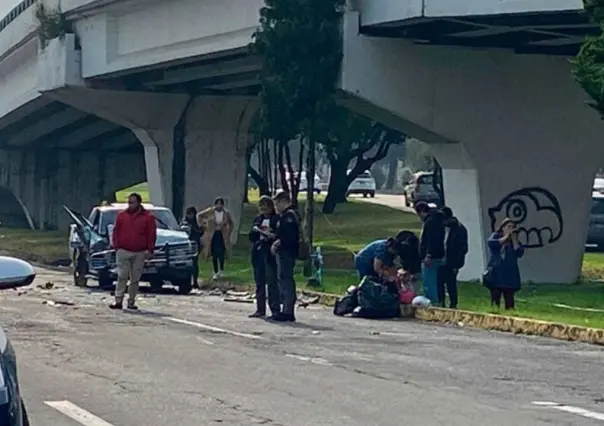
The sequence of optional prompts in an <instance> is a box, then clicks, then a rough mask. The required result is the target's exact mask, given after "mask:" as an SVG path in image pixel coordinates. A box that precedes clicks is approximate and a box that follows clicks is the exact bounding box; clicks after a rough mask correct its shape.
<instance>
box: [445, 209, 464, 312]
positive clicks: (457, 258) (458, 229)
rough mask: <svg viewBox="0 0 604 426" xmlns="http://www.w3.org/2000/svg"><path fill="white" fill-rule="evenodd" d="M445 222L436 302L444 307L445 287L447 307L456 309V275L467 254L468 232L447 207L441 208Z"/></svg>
mask: <svg viewBox="0 0 604 426" xmlns="http://www.w3.org/2000/svg"><path fill="white" fill-rule="evenodd" d="M442 213H443V218H444V221H445V229H446V232H445V259H444V262H443V265H442V266H441V267H440V271H439V274H438V300H439V302H440V305H441V306H442V307H443V308H444V307H445V287H446V288H447V293H449V307H450V308H451V309H456V308H457V274H458V273H459V270H460V269H461V268H463V266H464V264H465V262H466V254H467V253H468V231H467V229H466V227H465V226H463V224H462V223H461V222H460V221H459V220H457V218H456V217H454V216H453V211H452V210H451V209H450V208H449V207H443V209H442Z"/></svg>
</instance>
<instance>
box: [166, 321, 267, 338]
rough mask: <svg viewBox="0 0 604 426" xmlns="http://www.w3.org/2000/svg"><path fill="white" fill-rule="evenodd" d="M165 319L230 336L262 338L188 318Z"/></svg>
mask: <svg viewBox="0 0 604 426" xmlns="http://www.w3.org/2000/svg"><path fill="white" fill-rule="evenodd" d="M166 319H167V320H170V321H172V322H177V323H179V324H185V325H190V326H193V327H197V328H201V329H204V330H209V331H213V332H215V333H222V334H230V335H232V336H239V337H245V338H246V339H254V340H262V338H261V337H260V336H256V335H255V334H247V333H240V332H238V331H232V330H225V329H224V328H218V327H214V326H212V325H206V324H201V323H199V322H193V321H188V320H184V319H180V318H173V317H166Z"/></svg>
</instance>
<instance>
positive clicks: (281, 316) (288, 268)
mask: <svg viewBox="0 0 604 426" xmlns="http://www.w3.org/2000/svg"><path fill="white" fill-rule="evenodd" d="M274 200H275V209H276V210H277V213H279V220H278V222H277V230H276V236H277V239H276V241H275V242H274V243H273V246H272V247H271V251H272V253H273V254H274V255H275V256H276V258H277V277H278V283H279V291H280V293H281V303H282V304H283V307H282V309H281V312H277V313H276V314H274V315H273V316H272V317H271V319H273V320H275V321H295V320H296V317H295V315H294V307H295V304H296V281H295V280H294V268H295V266H296V258H297V257H298V250H299V246H300V219H299V217H298V214H297V213H296V211H295V210H294V209H293V207H292V205H291V197H290V195H289V193H288V192H285V191H282V192H280V193H278V194H277V195H276V196H275V199H274Z"/></svg>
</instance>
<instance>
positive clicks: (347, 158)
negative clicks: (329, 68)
mask: <svg viewBox="0 0 604 426" xmlns="http://www.w3.org/2000/svg"><path fill="white" fill-rule="evenodd" d="M324 123H325V124H324V125H326V126H329V127H330V132H329V134H328V140H326V141H325V142H323V144H322V147H323V150H324V152H325V154H326V155H327V158H328V159H329V163H330V166H331V175H330V178H329V187H328V190H327V198H326V199H325V203H324V204H323V213H326V214H331V213H333V212H334V211H335V208H336V205H337V204H338V203H343V202H346V192H347V190H348V187H349V186H350V184H351V183H352V181H353V180H355V179H356V178H357V177H358V176H359V175H360V174H361V173H363V172H364V171H365V170H369V169H370V168H371V166H372V165H373V164H374V163H376V162H378V161H380V160H382V159H384V158H385V157H386V156H387V155H388V151H389V150H390V148H391V147H392V146H394V145H399V144H402V143H403V142H404V136H403V135H402V134H401V133H400V132H398V131H395V130H392V129H390V128H387V127H385V126H384V125H382V124H380V123H376V122H372V121H371V120H369V119H368V118H366V117H363V116H361V115H358V114H355V113H353V112H351V111H348V110H347V109H345V108H343V107H335V108H333V109H331V110H330V114H329V115H327V116H326V117H325V120H324ZM351 164H353V165H352V168H351V169H349V167H351Z"/></svg>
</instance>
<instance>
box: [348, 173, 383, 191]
mask: <svg viewBox="0 0 604 426" xmlns="http://www.w3.org/2000/svg"><path fill="white" fill-rule="evenodd" d="M348 173H350V170H349V171H348ZM375 186H376V185H375V179H374V178H373V176H372V175H371V172H370V171H369V170H365V171H364V172H363V173H361V174H360V175H358V176H357V177H356V178H355V179H354V180H353V181H352V182H350V185H348V191H346V196H348V195H351V194H361V195H363V197H365V198H367V197H371V198H374V197H375Z"/></svg>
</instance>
